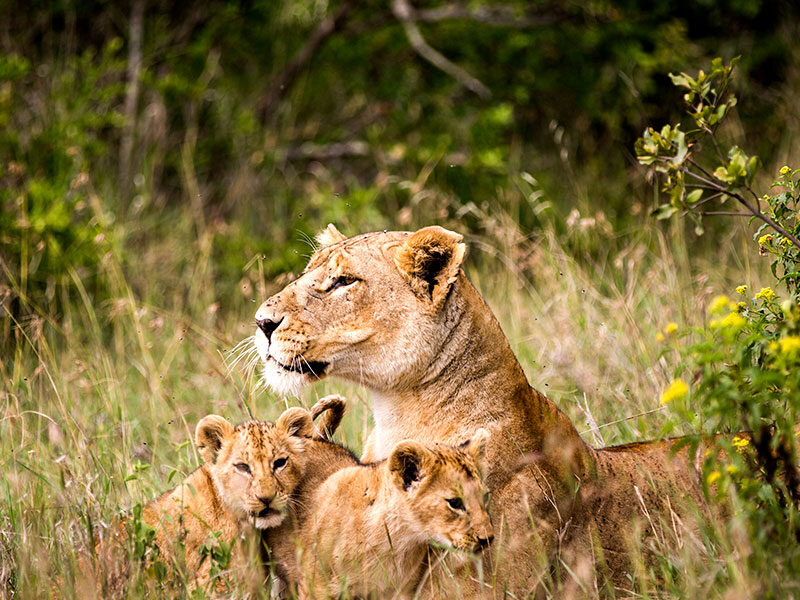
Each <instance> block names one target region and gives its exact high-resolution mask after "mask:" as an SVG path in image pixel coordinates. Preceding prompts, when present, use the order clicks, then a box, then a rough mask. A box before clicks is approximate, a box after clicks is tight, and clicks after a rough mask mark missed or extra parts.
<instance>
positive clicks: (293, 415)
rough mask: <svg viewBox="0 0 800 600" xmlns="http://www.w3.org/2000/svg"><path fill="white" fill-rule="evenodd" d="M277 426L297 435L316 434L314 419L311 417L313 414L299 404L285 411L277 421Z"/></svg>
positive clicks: (309, 435)
mask: <svg viewBox="0 0 800 600" xmlns="http://www.w3.org/2000/svg"><path fill="white" fill-rule="evenodd" d="M275 426H276V427H278V428H280V429H283V430H284V431H285V432H286V433H288V434H289V435H291V436H295V437H304V438H310V437H313V435H314V421H313V420H312V419H311V414H310V413H309V412H308V411H307V410H305V409H304V408H300V407H299V406H293V407H292V408H289V409H287V410H285V411H283V414H282V415H281V416H280V417H278V420H277V421H275Z"/></svg>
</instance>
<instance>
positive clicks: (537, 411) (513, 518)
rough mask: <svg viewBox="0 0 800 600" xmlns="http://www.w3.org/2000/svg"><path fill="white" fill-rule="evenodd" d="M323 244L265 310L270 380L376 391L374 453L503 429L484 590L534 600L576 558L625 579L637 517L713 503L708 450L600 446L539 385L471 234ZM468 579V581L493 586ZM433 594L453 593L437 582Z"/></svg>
mask: <svg viewBox="0 0 800 600" xmlns="http://www.w3.org/2000/svg"><path fill="white" fill-rule="evenodd" d="M318 241H319V242H320V244H321V247H320V248H319V249H318V250H317V251H316V252H315V253H314V254H313V256H312V257H311V259H310V261H309V263H308V265H307V267H306V269H305V271H304V272H303V274H302V275H301V276H300V277H299V278H298V279H297V280H295V281H294V282H293V283H291V284H289V285H288V286H286V288H284V289H283V290H282V291H281V292H279V293H278V294H275V295H274V296H272V297H271V298H269V299H268V300H266V301H265V302H264V303H263V304H262V305H261V306H260V307H259V309H258V311H257V313H256V322H257V324H258V329H257V331H256V334H255V344H256V347H257V348H258V350H259V353H260V356H261V359H262V361H263V365H264V368H263V375H264V378H265V380H266V382H267V383H268V384H269V385H270V386H271V387H272V388H273V389H275V390H276V391H278V392H282V393H292V392H296V391H297V390H299V389H300V388H301V387H302V386H303V385H306V384H309V383H313V382H314V381H317V380H318V379H320V378H322V377H325V376H335V377H339V378H341V379H345V380H348V381H352V382H355V383H359V384H362V385H364V386H366V387H368V388H370V389H371V390H372V391H373V415H374V419H375V428H374V430H373V432H372V434H371V437H370V439H369V441H368V443H367V446H366V449H365V452H364V456H363V460H365V461H372V460H379V459H382V458H386V457H387V456H388V455H389V452H390V451H391V449H392V447H393V446H394V445H395V444H397V443H398V442H399V441H401V440H403V439H405V438H412V439H415V440H417V441H419V442H422V443H425V444H427V443H435V442H442V443H450V444H457V443H459V442H460V441H461V440H463V439H465V438H466V437H468V436H469V435H470V434H471V433H472V432H473V431H475V430H476V429H477V428H478V427H485V428H487V429H488V430H489V431H490V433H491V437H490V441H489V443H488V447H487V464H488V467H487V473H486V481H487V483H488V485H489V487H490V488H491V490H492V493H493V501H492V506H491V517H492V522H493V523H494V525H495V530H496V532H497V536H498V539H497V542H496V543H495V545H494V548H495V550H494V552H493V556H492V560H491V561H487V562H486V564H485V567H486V568H485V569H484V571H485V573H488V574H489V575H490V577H488V578H489V579H490V580H491V581H490V582H489V583H487V585H486V586H484V587H483V590H482V593H483V594H484V595H488V596H497V597H502V596H503V595H504V593H505V591H506V590H508V591H510V592H512V593H514V594H516V595H517V596H522V597H524V596H526V595H527V594H529V593H532V591H533V590H535V589H536V587H537V585H538V584H539V583H540V582H541V581H542V579H543V578H544V577H545V576H547V575H548V574H549V573H551V572H552V571H558V570H559V567H560V566H561V565H566V566H567V567H568V569H565V570H562V573H561V576H563V577H565V578H566V579H570V580H574V579H577V580H578V581H579V582H580V583H581V585H586V584H587V582H588V583H591V582H589V581H588V579H591V577H593V575H594V573H595V569H594V567H595V565H597V567H598V569H597V572H598V573H600V574H601V575H602V574H606V576H607V577H608V579H609V580H610V581H616V582H622V583H625V582H626V569H628V568H629V562H628V560H627V554H628V552H627V551H628V549H629V543H630V538H629V535H632V532H633V530H634V523H635V522H638V521H644V520H645V519H647V517H648V516H649V517H651V519H653V518H656V517H657V516H658V514H659V511H663V510H665V506H667V505H669V506H671V507H672V508H674V509H677V507H678V506H679V504H680V503H679V502H678V499H679V498H687V497H688V498H690V499H691V500H694V501H697V502H700V503H702V492H701V489H700V486H699V485H698V481H697V477H696V473H695V468H694V458H695V457H690V456H688V455H687V453H686V452H685V451H684V452H682V453H681V454H679V455H678V456H676V457H674V458H673V457H672V456H671V454H670V451H669V448H670V445H669V444H667V443H652V444H639V445H634V446H628V447H621V448H617V449H602V450H594V449H592V448H590V447H589V446H588V445H586V444H585V443H584V442H583V440H582V439H581V438H580V436H579V434H578V432H577V431H576V429H575V427H574V426H573V424H572V423H571V422H570V421H569V419H568V418H567V417H566V416H565V415H564V414H563V413H562V412H561V411H560V410H559V409H558V407H556V406H555V404H553V403H552V402H551V401H549V400H548V399H547V398H546V397H545V396H543V395H542V394H540V393H539V392H537V391H536V390H534V389H533V388H531V387H530V385H529V384H528V381H527V379H526V377H525V374H524V373H523V371H522V368H521V367H520V365H519V363H518V361H517V360H516V358H515V357H514V354H513V352H512V351H511V348H510V347H509V344H508V341H507V339H506V337H505V335H504V334H503V332H502V330H501V328H500V326H499V324H498V322H497V320H496V319H495V317H494V315H492V312H491V310H490V309H489V308H488V306H487V305H486V303H485V302H484V301H483V299H482V298H481V296H480V294H479V293H478V292H477V291H476V290H475V288H474V287H473V286H472V284H471V283H470V282H469V281H468V280H467V277H466V276H465V274H464V272H463V269H462V262H463V258H464V254H465V245H464V244H463V242H462V238H461V236H460V235H458V234H456V233H453V232H450V231H447V230H445V229H442V228H441V227H426V228H424V229H421V230H419V231H417V232H414V233H410V232H382V233H380V232H378V233H368V234H363V235H358V236H355V237H353V238H345V237H344V236H343V235H342V234H341V233H339V232H338V231H337V230H336V229H335V227H333V226H329V227H328V229H327V230H325V231H324V232H322V234H320V236H318ZM676 490H680V493H679V494H676ZM670 499H671V500H670ZM661 514H663V512H661ZM645 524H646V523H645ZM644 529H645V531H646V530H647V527H645V528H644ZM564 571H568V572H569V575H568V576H567V575H564V574H563V573H564ZM465 581H466V578H465ZM603 583H604V582H603V581H602V580H601V581H600V582H599V583H598V585H603ZM465 586H466V587H465V588H464V589H462V590H460V591H459V592H458V593H463V594H467V593H472V594H478V593H480V592H481V590H478V589H471V590H470V589H466V588H467V587H469V586H473V588H474V583H472V582H467V583H465ZM427 593H428V594H429V595H432V596H435V595H437V594H439V593H441V594H446V593H448V592H446V591H442V588H441V586H440V585H438V584H437V583H436V582H435V578H434V580H432V583H431V585H430V586H429V588H428V592H427ZM450 593H452V592H450Z"/></svg>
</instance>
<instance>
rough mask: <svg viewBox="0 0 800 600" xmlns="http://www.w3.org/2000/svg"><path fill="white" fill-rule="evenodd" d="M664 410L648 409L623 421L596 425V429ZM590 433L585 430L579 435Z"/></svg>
mask: <svg viewBox="0 0 800 600" xmlns="http://www.w3.org/2000/svg"><path fill="white" fill-rule="evenodd" d="M665 408H666V406H659V407H658V408H653V409H650V410H646V411H644V412H640V413H638V414H635V415H631V416H630V417H625V418H624V419H617V420H616V421H611V422H609V423H603V424H602V425H598V426H597V429H602V428H603V427H610V426H611V425H616V424H617V423H624V422H625V421H630V420H631V419H638V418H639V417H643V416H645V415H649V414H652V413H654V412H659V411H662V410H664V409H665ZM590 431H592V430H591V429H587V430H586V431H581V432H580V435H583V434H584V433H589V432H590Z"/></svg>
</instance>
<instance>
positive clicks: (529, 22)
mask: <svg viewBox="0 0 800 600" xmlns="http://www.w3.org/2000/svg"><path fill="white" fill-rule="evenodd" d="M412 10H413V9H412ZM413 18H414V20H415V21H417V22H419V23H436V22H438V21H447V20H450V19H461V20H464V21H477V22H479V23H484V24H486V25H492V26H494V27H511V28H515V29H525V28H527V27H537V26H539V25H552V24H553V23H557V22H558V21H559V20H560V18H559V16H558V15H556V14H541V15H537V16H518V15H517V14H516V11H515V10H514V7H513V6H502V5H500V6H478V7H475V8H473V9H470V8H468V7H466V6H463V5H461V4H445V5H444V6H437V7H436V8H423V9H419V10H413Z"/></svg>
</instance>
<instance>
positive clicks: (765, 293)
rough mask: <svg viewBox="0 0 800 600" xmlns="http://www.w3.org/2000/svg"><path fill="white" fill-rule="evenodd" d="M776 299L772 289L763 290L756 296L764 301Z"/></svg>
mask: <svg viewBox="0 0 800 600" xmlns="http://www.w3.org/2000/svg"><path fill="white" fill-rule="evenodd" d="M774 297H775V292H773V291H772V288H770V287H765V288H761V291H760V292H758V293H757V294H756V298H761V299H763V300H772V299H773V298H774Z"/></svg>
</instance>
